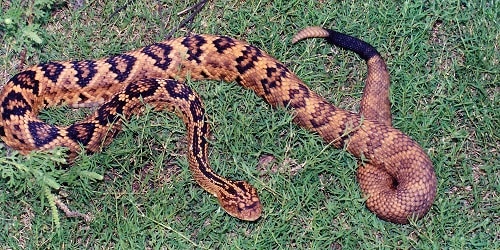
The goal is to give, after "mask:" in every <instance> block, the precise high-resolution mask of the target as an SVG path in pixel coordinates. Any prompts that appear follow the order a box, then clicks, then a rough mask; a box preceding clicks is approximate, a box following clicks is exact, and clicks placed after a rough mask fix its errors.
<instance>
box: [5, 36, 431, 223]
mask: <svg viewBox="0 0 500 250" xmlns="http://www.w3.org/2000/svg"><path fill="white" fill-rule="evenodd" d="M309 37H324V38H326V39H327V41H329V42H330V43H332V44H334V45H337V46H340V47H342V48H345V49H349V50H352V51H354V52H356V53H357V54H359V55H360V56H361V57H362V58H363V59H365V60H366V62H367V64H368V76H367V80H366V86H365V90H364V93H363V98H362V101H361V111H360V114H355V113H352V112H348V111H345V110H342V109H339V108H337V107H335V106H334V105H332V104H331V103H329V102H327V101H326V100H325V99H324V98H322V97H321V96H319V95H317V94H316V93H314V92H312V91H311V90H310V89H309V88H308V87H307V86H306V85H305V84H304V83H303V82H302V81H301V80H300V79H299V78H298V77H297V76H296V75H295V74H293V73H292V72H291V71H289V70H288V69H287V68H286V67H285V66H284V65H283V64H282V63H280V62H278V61H277V60H276V59H274V58H272V57H271V56H269V55H267V54H266V53H265V52H264V51H262V50H260V49H258V48H256V47H254V46H252V45H249V44H247V43H245V42H242V41H238V40H235V39H232V38H229V37H224V36H213V35H193V36H187V37H181V38H176V39H172V40H167V41H164V42H160V43H155V44H152V45H149V46H146V47H144V48H140V49H138V50H135V51H131V52H127V53H124V54H121V55H117V56H111V57H108V58H104V59H101V60H85V61H73V62H48V63H44V64H40V65H38V66H34V67H31V68H29V69H27V70H25V71H23V72H21V73H18V74H17V75H15V76H14V77H13V78H12V79H10V81H9V82H7V84H6V85H5V86H4V88H3V90H2V91H1V93H0V103H1V104H0V105H1V106H0V116H1V117H0V137H1V138H2V140H3V141H4V142H5V143H6V144H7V145H9V146H10V147H12V148H14V149H17V150H19V151H21V152H22V153H27V152H29V151H32V150H47V149H51V148H54V147H58V146H63V147H67V148H68V149H69V151H70V157H74V156H75V155H76V152H78V151H79V150H80V149H81V147H82V146H83V147H84V148H85V150H87V151H89V152H96V151H99V150H100V149H101V148H102V147H103V146H105V145H107V144H109V143H110V142H111V140H112V138H113V136H114V134H115V133H116V132H117V131H118V130H119V129H120V124H121V120H122V118H127V117H130V116H131V115H133V114H136V113H140V112H141V110H142V108H143V107H144V103H148V104H150V105H152V106H153V107H155V108H156V109H168V110H174V111H177V113H178V114H179V115H180V116H181V117H182V118H183V120H184V122H185V124H186V127H187V132H188V133H187V134H188V143H189V149H188V159H189V163H190V164H189V165H190V170H191V171H192V173H193V175H194V178H195V180H196V181H197V182H198V183H199V184H200V185H201V186H202V187H203V188H204V189H205V190H207V191H208V192H210V193H211V194H213V195H215V196H216V197H217V198H218V200H219V202H220V204H221V206H222V207H223V208H224V209H225V210H226V211H227V212H228V213H229V214H231V215H233V216H236V217H238V218H240V219H244V220H256V219H257V218H259V217H260V215H261V211H262V208H261V205H260V201H259V198H258V196H257V192H256V190H255V188H253V187H252V186H251V185H249V184H248V183H247V182H244V181H231V180H226V179H224V178H223V177H221V176H218V175H217V174H215V173H214V172H213V171H212V170H211V169H210V167H209V165H208V162H207V153H206V150H207V144H208V143H207V141H206V139H205V136H206V135H207V133H208V125H207V123H206V122H205V121H204V109H203V106H202V102H201V100H200V99H199V98H198V96H197V95H196V93H194V92H193V91H192V90H191V89H190V88H189V87H188V86H186V85H184V84H183V83H179V82H177V81H174V80H167V79H177V80H180V81H182V80H185V79H186V78H188V77H189V78H190V79H192V80H200V79H214V80H224V81H227V82H232V81H236V82H237V83H239V84H240V85H242V86H243V87H245V88H249V89H252V90H253V91H255V93H256V94H257V95H258V96H260V97H262V98H263V99H264V100H265V101H266V102H268V103H269V104H270V105H272V106H282V107H287V108H290V109H291V110H292V112H293V113H294V115H295V118H294V121H295V122H296V123H297V124H298V125H300V126H302V127H304V128H306V129H308V130H311V131H314V132H316V133H318V134H319V135H320V136H321V137H322V138H323V139H324V140H325V141H326V142H328V143H331V144H332V145H334V146H335V147H338V148H341V147H344V148H345V149H346V150H347V151H349V152H350V153H352V154H353V155H355V156H356V157H359V158H360V159H363V160H364V161H365V162H366V163H364V164H363V165H362V166H360V167H359V169H358V173H357V178H358V180H359V183H360V186H361V189H362V191H363V193H364V195H365V196H366V199H367V200H366V205H367V207H368V208H369V209H370V210H371V211H373V212H374V213H375V214H376V215H377V216H379V217H380V218H382V219H384V220H388V221H391V222H395V223H407V222H408V219H409V218H412V217H413V218H420V217H422V216H424V215H425V214H426V213H427V211H428V210H429V209H430V207H431V205H432V202H433V200H434V198H435V195H436V177H435V174H434V170H433V167H432V162H431V161H430V159H429V157H428V156H427V155H426V154H425V152H424V151H423V150H422V149H421V148H420V146H419V145H418V144H417V143H415V142H414V141H413V140H411V139H410V138H409V137H408V136H406V135H404V134H403V133H402V132H400V131H399V130H397V129H395V128H393V127H392V126H391V113H390V105H389V99H388V95H389V75H388V72H387V69H386V66H385V63H384V61H383V59H382V58H381V56H380V55H379V54H378V52H377V51H376V50H375V49H374V48H373V47H372V46H371V45H369V44H367V43H365V42H363V41H361V40H359V39H357V38H354V37H350V36H347V35H344V34H341V33H338V32H335V31H331V30H327V29H323V28H319V27H309V28H306V29H304V30H303V31H301V32H299V33H298V34H297V35H296V36H295V38H294V42H296V41H298V40H301V39H304V38H309ZM60 104H66V105H69V106H72V107H89V106H96V105H102V106H100V107H99V109H98V110H97V111H96V112H95V113H94V114H93V115H92V116H90V117H88V118H87V119H85V120H84V121H81V122H78V123H75V124H73V125H70V126H66V127H58V126H54V125H49V124H47V123H44V122H43V121H41V120H40V119H39V118H37V114H38V112H39V111H40V109H42V108H44V107H48V106H55V105H60ZM110 133H111V134H110Z"/></svg>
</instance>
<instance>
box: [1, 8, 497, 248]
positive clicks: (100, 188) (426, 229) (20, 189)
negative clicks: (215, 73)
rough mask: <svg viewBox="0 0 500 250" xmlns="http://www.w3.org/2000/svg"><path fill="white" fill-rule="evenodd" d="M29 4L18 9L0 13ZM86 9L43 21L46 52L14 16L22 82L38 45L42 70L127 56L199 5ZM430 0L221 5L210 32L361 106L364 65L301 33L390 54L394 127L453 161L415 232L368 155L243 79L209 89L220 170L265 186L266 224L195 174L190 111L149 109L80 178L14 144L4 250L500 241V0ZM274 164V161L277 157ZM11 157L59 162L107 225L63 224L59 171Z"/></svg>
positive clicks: (70, 188) (8, 58) (66, 182)
mask: <svg viewBox="0 0 500 250" xmlns="http://www.w3.org/2000/svg"><path fill="white" fill-rule="evenodd" d="M18 2H20V1H9V2H2V4H1V7H2V10H1V12H0V14H1V15H2V16H4V17H5V15H6V14H7V12H6V11H7V10H8V9H9V8H13V6H15V4H16V3H18ZM69 2H70V3H72V4H69V5H67V6H65V5H59V6H57V7H56V8H54V9H53V10H52V11H51V12H48V13H49V14H50V15H48V16H47V17H45V18H46V19H43V18H42V19H41V20H38V19H34V20H31V22H39V23H40V25H41V26H40V29H39V30H37V34H38V35H39V36H40V37H41V38H42V39H43V42H42V44H37V43H33V42H29V41H27V40H19V39H29V38H26V37H22V36H14V35H12V34H13V33H12V30H7V29H6V28H5V25H4V24H0V35H1V37H2V39H4V40H3V41H2V42H0V45H1V47H0V55H1V56H0V77H1V79H3V80H2V81H3V82H6V81H7V80H8V79H9V78H10V77H12V76H13V75H14V74H15V73H16V72H18V70H17V68H16V67H17V64H18V63H19V61H20V57H21V56H20V53H19V51H21V49H22V48H23V47H22V46H27V45H30V46H29V47H27V48H26V55H27V57H26V63H27V65H33V64H37V63H39V62H45V61H49V60H76V59H89V58H99V57H103V56H107V55H110V54H116V53H119V52H123V51H127V50H130V49H133V48H137V47H140V46H143V45H147V44H149V43H152V42H154V41H160V40H162V37H164V36H165V35H166V34H167V33H168V32H169V31H170V30H171V29H173V28H174V27H176V26H177V25H178V24H179V23H180V22H181V20H182V18H184V17H185V16H178V15H177V13H178V12H180V11H181V10H183V9H185V8H186V7H187V6H189V5H191V4H193V3H185V2H184V1H167V0H165V1H143V0H136V1H133V2H134V3H131V4H130V5H129V6H128V7H127V8H126V9H124V10H122V11H121V12H119V13H118V14H116V15H115V16H113V17H111V18H110V16H111V15H112V13H113V12H114V11H115V10H117V9H118V8H119V7H121V6H123V5H124V4H125V2H128V1H125V0H119V1H104V0H95V1H84V5H83V7H80V8H76V7H77V6H75V3H77V2H79V1H69ZM414 2H415V1H404V2H400V3H391V2H390V1H372V0H368V1H335V2H331V1H316V0H314V1H273V2H272V3H267V2H264V1H241V2H239V1H212V2H210V3H208V4H207V6H206V7H205V8H204V9H203V11H202V12H201V13H200V14H199V15H198V16H197V17H196V19H195V20H194V22H193V24H192V29H193V32H195V33H216V34H224V35H228V36H231V37H235V38H239V39H242V40H246V41H248V42H250V43H252V44H254V45H256V46H258V47H260V48H262V49H264V50H265V51H267V52H268V53H269V54H271V55H273V56H275V57H276V58H278V59H279V60H280V61H282V62H284V63H285V64H286V65H287V66H288V67H289V68H290V69H291V70H292V71H294V72H295V73H297V74H298V75H299V76H300V77H301V78H302V79H303V80H304V81H305V82H307V83H308V84H309V85H310V86H311V88H312V89H314V90H315V91H317V92H319V93H320V94H321V95H323V96H324V97H326V98H327V99H329V100H330V101H331V102H333V103H335V104H338V105H339V106H340V107H343V108H346V109H350V110H357V109H358V106H359V105H358V103H359V98H360V96H361V92H362V88H363V79H364V76H365V74H366V71H365V67H366V66H365V64H364V62H363V61H362V60H360V59H359V58H357V57H356V56H355V55H354V54H353V53H351V52H346V51H343V50H338V49H337V48H331V46H329V45H327V44H326V43H325V42H324V41H321V40H307V41H305V42H301V43H299V44H297V45H293V46H292V45H291V42H290V39H291V37H292V36H293V34H294V33H295V32H297V31H298V30H300V29H301V28H303V27H306V26H310V25H322V26H325V27H329V28H333V29H336V30H339V31H341V32H345V33H349V34H352V35H355V36H357V37H360V38H362V39H363V40H365V41H368V42H369V43H371V44H373V45H374V46H375V47H376V48H378V50H379V51H380V52H381V53H382V55H383V57H384V58H386V60H387V64H388V68H389V70H390V73H391V77H392V78H391V80H392V88H391V101H392V111H393V117H394V126H395V127H397V128H399V129H401V130H402V131H403V132H405V133H407V134H408V135H410V136H411V137H412V138H414V139H415V140H416V141H417V142H419V143H420V145H421V146H422V147H423V148H424V149H425V150H426V152H427V153H428V154H429V156H430V157H431V159H432V161H433V162H434V164H435V170H436V174H437V177H438V194H437V198H436V201H435V203H434V205H433V207H432V209H431V211H430V212H429V213H428V214H427V216H425V217H424V218H423V219H422V220H419V221H417V222H415V223H412V224H410V225H404V226H401V225H395V224H391V223H387V222H384V221H381V220H379V219H378V218H377V217H376V216H374V215H373V214H372V213H370V212H369V211H368V210H367V209H366V208H365V206H364V202H363V198H362V196H361V193H360V190H359V187H358V184H357V183H356V181H355V171H356V168H357V163H356V159H355V158H353V157H352V156H350V155H349V154H348V153H346V152H344V151H342V150H337V149H333V148H331V147H328V146H327V145H326V144H325V143H323V142H322V141H321V139H320V138H319V137H318V136H317V135H314V134H311V133H308V132H307V131H305V130H303V129H300V128H298V127H297V126H295V125H293V124H292V123H291V118H292V117H291V115H290V114H288V113H287V112H285V111H283V110H273V109H271V108H270V107H269V106H268V105H267V104H265V103H264V102H263V101H262V100H260V99H259V98H257V97H256V96H255V95H254V94H253V93H252V92H250V91H246V90H242V89H241V88H239V87H238V86H235V84H226V83H220V82H208V81H206V82H191V83H189V84H190V85H191V86H193V88H194V89H196V91H197V92H199V93H200V95H201V96H202V98H203V99H204V102H205V105H206V109H207V112H208V115H209V119H210V123H211V125H212V139H211V145H210V151H209V152H210V161H211V164H212V166H213V168H214V169H215V170H216V171H217V172H218V173H220V174H222V175H224V176H227V177H230V178H232V179H243V180H247V181H249V182H250V183H252V184H253V185H254V186H255V187H256V188H257V189H258V190H259V192H260V193H259V194H260V197H261V200H262V203H263V205H264V214H263V216H262V218H261V219H259V220H258V221H257V222H244V221H240V220H238V219H235V218H233V217H230V216H229V215H227V214H226V213H225V212H224V211H222V210H221V208H220V207H219V206H218V203H217V201H216V199H215V198H214V197H212V196H210V195H209V194H208V193H207V192H205V191H203V190H202V189H201V188H200V187H199V186H198V185H197V184H196V183H195V182H194V181H193V180H192V177H191V174H190V172H189V170H188V168H187V161H186V158H185V157H184V153H185V151H186V143H185V129H184V126H183V124H182V122H181V121H180V119H177V118H176V117H175V116H174V115H172V114H168V113H150V112H148V113H147V114H146V115H144V116H141V117H139V118H134V119H133V120H132V121H130V122H129V123H128V124H127V125H126V126H125V131H124V132H123V133H121V135H120V136H118V138H117V139H115V141H114V142H113V143H112V145H110V146H109V147H108V148H106V150H104V151H103V152H102V153H99V154H95V155H91V156H85V155H84V156H81V157H80V158H79V159H78V160H77V161H76V162H75V163H74V164H73V165H72V168H70V169H69V170H57V169H55V168H54V166H53V165H54V164H53V163H49V162H50V161H49V160H48V159H49V158H50V157H52V158H54V157H53V156H50V155H49V156H47V155H45V154H35V155H33V156H30V157H28V158H27V157H22V156H19V155H18V154H16V153H15V152H14V151H12V150H8V149H7V148H6V147H1V148H0V150H1V151H0V163H1V164H2V165H3V166H2V168H3V169H2V171H0V172H1V173H4V172H5V171H6V169H12V170H13V171H14V173H13V175H14V176H16V178H5V176H3V177H4V178H1V179H0V249H21V248H22V249H35V248H39V249H55V248H57V249H59V248H64V249H72V248H93V249H108V248H119V249H146V248H147V249H160V248H161V249H163V248H165V249H191V248H208V249H271V248H272V249H276V248H281V249H288V248H292V249H303V248H307V249H340V248H342V249H354V248H361V249H373V248H378V249H394V248H398V249H481V248H483V249H500V243H499V242H500V226H499V225H500V212H499V211H500V198H499V191H500V181H499V180H500V168H499V166H500V161H499V158H500V157H499V152H498V150H499V149H498V144H499V141H500V138H499V134H498V131H499V129H500V124H499V121H500V108H499V104H500V101H499V99H500V97H499V94H498V93H499V92H500V77H499V73H500V70H499V68H500V67H499V60H500V49H499V48H500V23H499V22H498V20H500V15H499V12H500V1H495V0H494V1H461V2H459V1H441V2H437V1H436V2H433V1H430V2H429V1H425V2H424V3H422V2H419V3H414ZM2 16H0V20H3V18H2ZM21 16H22V15H21ZM22 17H24V18H26V19H29V16H22ZM25 22H28V21H26V20H25ZM187 30H188V28H183V29H181V30H180V31H178V32H177V33H176V34H175V36H182V35H186V34H187ZM75 117H81V114H79V115H74V112H72V111H69V112H68V109H66V110H64V109H63V111H61V110H50V111H49V112H47V113H45V114H44V119H46V120H47V121H50V122H53V123H58V124H67V123H69V122H71V121H74V119H76V118H75ZM266 156H272V157H268V158H267V159H271V160H272V161H271V162H270V163H268V164H263V163H262V161H263V160H264V158H266ZM55 157H56V158H57V156H55ZM9 161H10V162H15V163H17V164H18V165H19V166H24V167H26V166H28V167H31V168H32V169H40V170H43V173H44V175H43V176H44V177H46V178H53V179H54V180H55V181H56V182H57V183H59V184H61V189H60V190H59V191H56V190H52V193H53V194H61V195H62V197H63V201H64V202H65V203H66V204H68V205H69V206H70V208H71V209H75V210H78V211H80V212H84V213H90V214H91V215H92V216H93V220H92V221H91V222H90V223H88V224H87V223H85V222H84V221H82V220H81V219H75V218H65V217H64V216H63V214H62V213H60V216H61V218H60V227H59V228H57V227H56V226H55V224H54V221H53V217H52V215H51V210H50V206H49V204H48V200H47V199H46V195H44V193H43V192H42V191H43V190H42V191H41V189H40V187H41V186H43V185H46V183H45V182H44V181H43V180H46V179H43V178H42V179H36V178H28V179H23V177H26V176H29V175H27V174H25V173H24V172H23V171H22V170H21V169H22V168H13V167H12V166H11V165H8V166H7V165H6V162H9ZM82 171H88V172H95V173H98V174H101V175H103V176H104V180H102V181H97V180H93V179H92V178H88V177H86V175H85V174H82V173H86V172H82ZM44 183H45V184H44Z"/></svg>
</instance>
